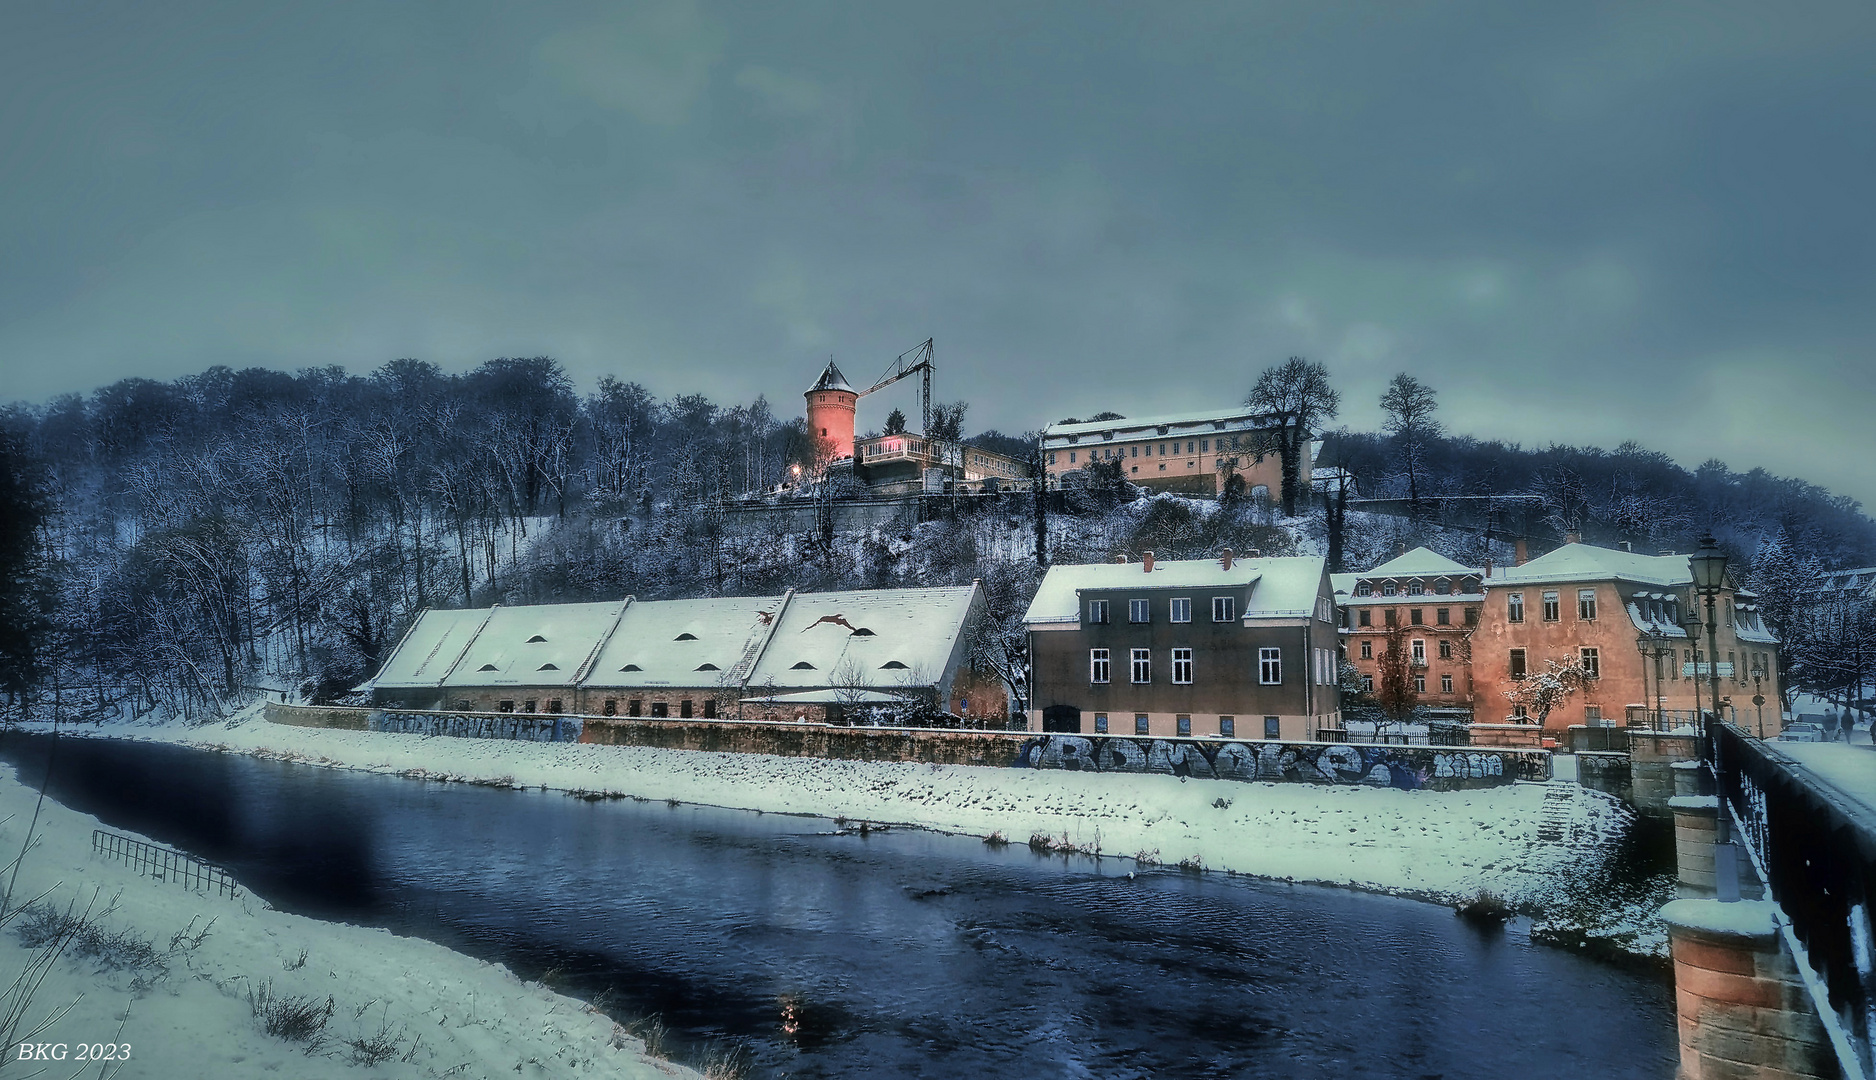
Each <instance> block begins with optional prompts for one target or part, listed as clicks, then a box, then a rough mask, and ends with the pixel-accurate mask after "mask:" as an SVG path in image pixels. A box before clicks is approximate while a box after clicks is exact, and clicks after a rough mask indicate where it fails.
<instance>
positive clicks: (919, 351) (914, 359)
mask: <svg viewBox="0 0 1876 1080" xmlns="http://www.w3.org/2000/svg"><path fill="white" fill-rule="evenodd" d="M931 344H932V339H931V338H926V339H925V341H924V343H923V344H921V345H916V346H914V347H912V348H910V349H907V350H906V351H904V352H902V353H900V354H899V356H898V358H897V359H895V360H893V362H892V366H891V367H889V368H887V369H886V374H884V375H882V376H880V378H879V381H878V382H876V383H874V384H873V385H872V386H869V387H867V388H866V389H865V390H862V391H860V397H865V396H866V395H868V394H870V393H872V392H873V391H875V390H884V389H886V388H887V387H888V386H891V385H892V384H893V383H896V382H898V381H899V380H900V379H904V378H909V377H911V376H912V375H922V376H924V378H923V379H921V380H920V383H919V392H918V404H919V412H920V413H921V414H922V415H923V417H924V421H923V423H922V424H921V425H920V426H919V429H918V430H919V434H921V435H925V436H929V435H931V372H932V362H931ZM907 357H911V360H910V361H909V362H908V361H907V359H906V358H907Z"/></svg>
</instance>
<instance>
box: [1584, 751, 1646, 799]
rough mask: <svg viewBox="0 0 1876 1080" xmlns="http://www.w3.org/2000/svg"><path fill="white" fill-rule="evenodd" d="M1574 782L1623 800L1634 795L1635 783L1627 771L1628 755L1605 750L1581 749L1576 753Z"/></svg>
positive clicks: (1632, 797)
mask: <svg viewBox="0 0 1876 1080" xmlns="http://www.w3.org/2000/svg"><path fill="white" fill-rule="evenodd" d="M1576 782H1577V783H1579V784H1582V785H1583V786H1584V787H1586V788H1589V789H1590V790H1591V791H1601V792H1605V793H1607V794H1610V795H1614V796H1615V797H1616V798H1618V799H1621V800H1622V801H1623V802H1631V801H1633V799H1634V797H1635V784H1634V780H1633V778H1632V776H1631V775H1630V772H1629V760H1628V755H1627V754H1625V753H1618V752H1615V751H1606V750H1582V751H1578V752H1577V755H1576Z"/></svg>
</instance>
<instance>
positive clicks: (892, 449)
mask: <svg viewBox="0 0 1876 1080" xmlns="http://www.w3.org/2000/svg"><path fill="white" fill-rule="evenodd" d="M888 381H890V380H888ZM881 385H885V383H882V384H881ZM872 389H879V387H877V386H876V387H873V388H872ZM871 392H872V390H856V389H855V388H854V387H853V385H852V384H851V383H849V382H847V378H846V376H844V375H842V374H841V372H840V368H839V367H837V366H835V364H834V362H833V361H832V360H829V361H828V362H827V368H826V369H825V370H823V371H822V372H821V377H820V378H818V379H816V380H815V381H814V385H813V386H810V387H809V388H808V389H807V390H806V391H805V392H804V394H803V396H804V397H805V398H806V399H807V423H808V432H809V434H810V435H812V436H813V437H814V438H815V439H817V440H820V444H821V447H822V450H823V453H824V455H825V456H826V458H827V465H826V468H827V469H828V470H829V471H830V472H834V471H840V470H851V472H852V474H853V477H854V479H856V480H858V481H859V482H860V483H861V484H863V485H864V486H865V487H866V489H867V491H868V492H869V493H870V494H873V495H880V496H887V495H915V494H920V493H923V492H946V491H949V492H959V491H964V492H971V491H999V490H1010V489H1013V488H1019V487H1027V486H1028V485H1029V483H1030V473H1031V469H1030V465H1029V462H1027V461H1023V460H1021V459H1019V458H1013V457H1010V456H1009V455H1007V454H999V453H997V452H995V451H993V450H986V449H984V448H983V447H978V446H972V445H970V444H969V443H965V442H954V441H951V440H948V439H937V438H932V437H931V436H929V435H925V434H914V433H911V432H896V433H893V434H889V435H877V436H873V437H870V438H864V439H856V437H855V435H854V431H855V424H856V418H857V416H858V409H859V402H860V399H861V398H862V397H864V396H866V395H867V394H869V393H871Z"/></svg>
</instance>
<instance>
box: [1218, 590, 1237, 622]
mask: <svg viewBox="0 0 1876 1080" xmlns="http://www.w3.org/2000/svg"><path fill="white" fill-rule="evenodd" d="M1212 621H1213V622H1215V623H1228V622H1236V621H1238V598H1237V597H1235V596H1214V597H1212Z"/></svg>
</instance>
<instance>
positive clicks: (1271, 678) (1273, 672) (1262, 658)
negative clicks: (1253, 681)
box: [1257, 649, 1283, 686]
mask: <svg viewBox="0 0 1876 1080" xmlns="http://www.w3.org/2000/svg"><path fill="white" fill-rule="evenodd" d="M1257 681H1258V682H1260V683H1263V684H1264V685H1265V686H1276V685H1278V684H1280V683H1282V682H1283V650H1282V649H1259V650H1257Z"/></svg>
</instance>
